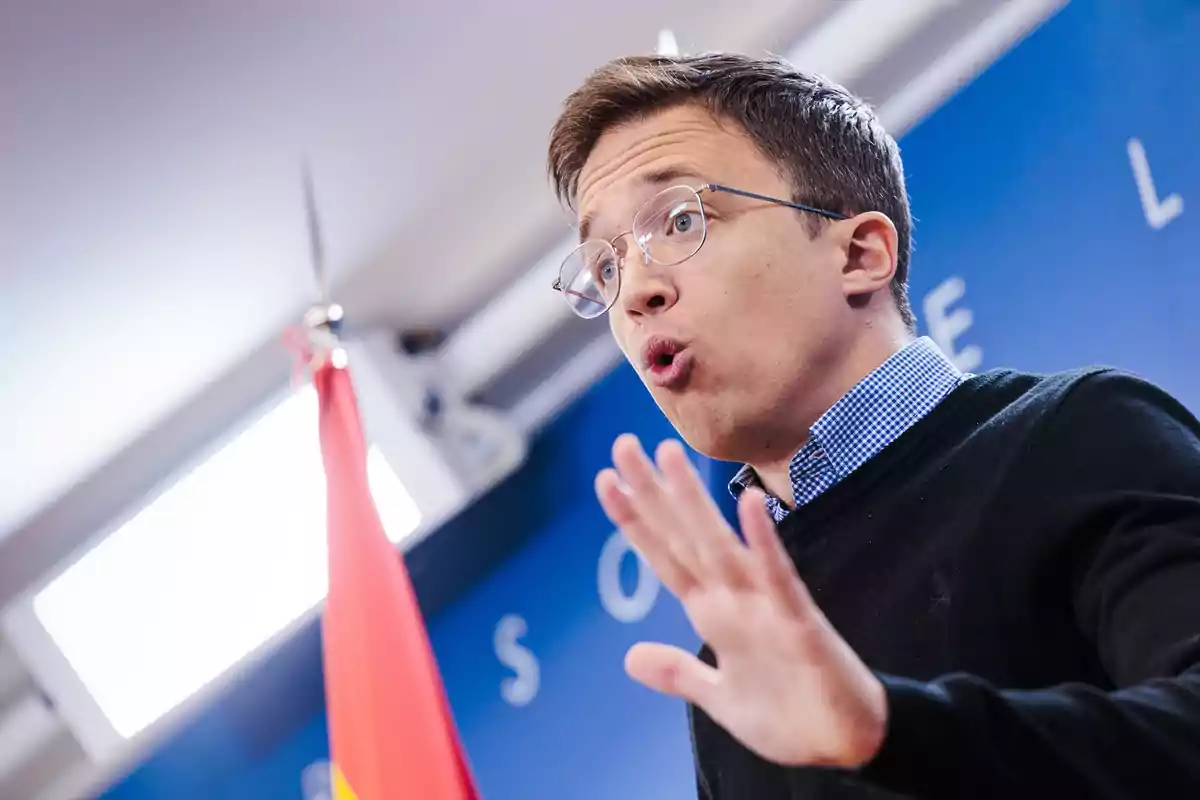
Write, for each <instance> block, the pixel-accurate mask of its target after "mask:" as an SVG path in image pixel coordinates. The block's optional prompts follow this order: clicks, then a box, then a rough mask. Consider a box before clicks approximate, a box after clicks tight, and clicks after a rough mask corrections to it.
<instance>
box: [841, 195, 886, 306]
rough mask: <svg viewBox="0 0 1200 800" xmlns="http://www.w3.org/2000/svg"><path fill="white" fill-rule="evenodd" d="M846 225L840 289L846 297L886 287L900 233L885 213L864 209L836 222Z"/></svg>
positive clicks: (866, 293)
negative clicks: (843, 264) (898, 233)
mask: <svg viewBox="0 0 1200 800" xmlns="http://www.w3.org/2000/svg"><path fill="white" fill-rule="evenodd" d="M835 224H836V225H838V226H845V233H844V234H843V236H844V237H845V238H844V239H843V242H844V247H845V249H846V266H845V267H844V268H843V269H842V291H843V292H844V293H845V295H846V296H847V297H861V296H864V295H871V294H874V293H875V292H877V291H879V290H881V289H884V288H886V287H887V286H888V285H889V284H890V283H891V282H892V277H893V276H894V275H895V274H896V261H897V248H898V242H899V236H898V235H897V233H896V226H895V224H894V223H893V222H892V220H891V219H890V218H889V217H888V216H887V215H886V214H882V213H880V212H878V211H867V212H864V213H862V214H858V215H857V216H854V217H851V218H850V219H847V220H842V221H841V222H837V223H835Z"/></svg>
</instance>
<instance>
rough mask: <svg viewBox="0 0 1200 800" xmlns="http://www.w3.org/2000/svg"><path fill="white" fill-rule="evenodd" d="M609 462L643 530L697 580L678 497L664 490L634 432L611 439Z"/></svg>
mask: <svg viewBox="0 0 1200 800" xmlns="http://www.w3.org/2000/svg"><path fill="white" fill-rule="evenodd" d="M613 464H614V465H615V466H616V468H617V471H618V473H619V474H620V476H621V479H622V480H623V481H625V483H626V484H627V485H628V486H629V488H630V494H631V498H630V499H631V501H632V502H633V507H634V509H636V510H637V512H638V514H639V515H640V516H641V518H642V521H643V522H644V523H645V524H646V528H647V533H648V534H649V535H650V536H653V537H654V538H655V539H658V540H660V541H661V543H662V546H663V547H665V548H668V549H669V550H670V551H671V554H672V555H673V557H674V558H675V560H676V561H677V562H678V563H679V564H680V566H681V567H682V568H684V569H686V570H687V571H688V572H689V573H690V574H691V575H692V577H694V578H695V579H697V580H701V579H702V577H703V575H704V570H703V567H702V565H701V564H700V561H699V558H698V557H697V554H696V546H695V544H694V543H693V542H692V531H691V530H690V527H691V526H690V525H689V524H688V521H687V518H686V517H685V516H684V515H683V513H681V509H680V508H679V503H678V501H676V500H674V499H673V498H672V497H671V496H670V495H669V494H668V492H667V490H666V487H665V485H664V483H663V481H661V480H660V478H659V474H658V470H657V468H656V467H655V466H654V464H653V463H651V461H650V458H649V456H647V455H646V451H645V450H643V449H642V444H641V442H639V441H638V439H637V437H636V436H631V435H628V434H626V435H624V436H620V437H618V438H617V440H616V442H614V443H613Z"/></svg>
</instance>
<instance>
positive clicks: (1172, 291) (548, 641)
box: [106, 0, 1200, 800]
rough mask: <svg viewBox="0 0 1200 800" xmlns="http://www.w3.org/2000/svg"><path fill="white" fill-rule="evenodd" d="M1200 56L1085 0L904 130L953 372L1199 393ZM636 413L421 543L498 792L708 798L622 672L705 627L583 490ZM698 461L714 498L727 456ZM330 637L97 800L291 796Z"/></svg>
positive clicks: (429, 586)
mask: <svg viewBox="0 0 1200 800" xmlns="http://www.w3.org/2000/svg"><path fill="white" fill-rule="evenodd" d="M1143 6H1144V7H1143ZM1151 6H1152V7H1153V9H1152V10H1150V7H1151ZM1198 48H1200V6H1198V5H1197V4H1196V3H1194V2H1188V1H1187V0H1156V2H1154V3H1152V4H1149V3H1148V4H1140V3H1129V2H1127V1H1126V0H1093V1H1092V2H1088V0H1075V2H1073V3H1071V4H1070V5H1069V6H1068V7H1067V8H1066V9H1065V10H1064V11H1062V12H1061V13H1060V14H1059V15H1058V16H1057V17H1055V18H1054V19H1052V20H1051V21H1050V22H1048V23H1047V24H1046V25H1045V26H1044V27H1042V28H1041V29H1040V30H1039V31H1037V32H1036V33H1035V34H1034V35H1033V36H1032V37H1031V38H1029V39H1028V40H1026V41H1025V42H1024V43H1023V44H1021V45H1020V46H1019V47H1018V48H1016V49H1015V50H1014V51H1013V52H1012V53H1010V54H1009V55H1008V56H1006V57H1005V58H1004V59H1002V60H1001V61H1000V62H999V63H998V64H996V65H995V66H993V67H992V68H991V69H990V70H989V71H988V72H987V73H986V74H984V75H983V76H982V77H980V78H979V79H978V80H976V81H975V82H974V83H972V84H971V85H970V86H969V87H967V88H966V89H965V90H963V91H962V92H961V93H960V94H959V95H958V96H957V97H955V98H954V99H953V100H952V101H951V102H950V103H949V104H947V105H946V106H945V107H944V108H942V109H941V110H940V111H938V112H937V113H936V114H935V115H934V116H933V117H931V118H930V119H929V120H927V121H926V122H924V123H923V124H922V125H921V126H920V127H918V128H917V129H916V130H914V131H913V132H911V133H910V134H909V135H908V136H907V137H905V139H904V141H903V142H902V146H903V150H904V156H905V161H906V165H907V168H908V173H909V175H910V183H909V189H910V193H911V195H912V197H913V210H914V213H915V215H916V217H917V218H918V222H917V226H916V254H915V258H914V271H913V275H912V297H913V301H914V306H915V307H916V310H917V314H918V316H919V317H920V318H921V325H922V328H923V331H924V332H928V333H930V334H931V335H933V336H934V337H935V339H936V340H937V341H938V343H939V344H940V345H941V346H942V347H943V349H945V350H946V351H947V352H948V353H950V354H952V355H953V356H954V357H955V358H956V359H957V360H958V361H959V363H960V365H961V366H963V367H964V368H968V369H986V368H990V367H995V366H1017V367H1021V368H1026V369H1035V370H1052V369H1058V368H1066V367H1073V366H1078V365H1081V364H1084V363H1096V362H1104V363H1112V364H1117V365H1120V366H1123V367H1126V368H1131V369H1134V370H1136V371H1138V372H1140V373H1142V374H1144V375H1146V376H1147V377H1149V378H1151V379H1152V380H1154V381H1157V382H1159V383H1160V384H1162V385H1163V386H1165V387H1166V388H1167V389H1168V390H1170V391H1172V392H1174V393H1175V394H1176V395H1178V396H1179V397H1180V398H1181V399H1182V400H1183V401H1184V402H1186V403H1187V404H1189V405H1190V406H1191V407H1192V408H1194V409H1197V408H1200V377H1197V375H1196V370H1194V369H1193V367H1192V362H1191V360H1190V358H1189V349H1190V346H1191V345H1192V343H1194V342H1197V341H1200V319H1197V317H1196V315H1195V314H1191V313H1189V304H1190V303H1191V302H1193V297H1194V296H1195V295H1196V293H1197V292H1198V291H1200V279H1198V278H1197V277H1195V276H1194V275H1193V273H1190V272H1189V269H1192V268H1200V263H1198V262H1197V261H1196V257H1195V256H1194V255H1193V252H1194V251H1192V250H1191V249H1190V248H1189V247H1188V244H1187V243H1188V241H1189V240H1190V241H1196V240H1197V239H1198V238H1200V224H1198V223H1197V221H1196V220H1197V218H1196V215H1195V212H1194V211H1192V210H1191V209H1190V207H1188V206H1187V203H1190V202H1192V197H1193V196H1195V197H1196V198H1198V200H1200V158H1198V157H1197V156H1196V154H1195V143H1196V142H1200V97H1198V95H1197V92H1196V91H1195V89H1196V87H1197V86H1200V61H1197V59H1196V58H1195V56H1194V53H1195V52H1197V49H1198ZM1151 182H1153V184H1155V185H1154V186H1153V187H1151V186H1150V183H1151ZM1172 195H1177V196H1178V197H1179V199H1178V200H1173V199H1171V197H1172ZM1184 209H1186V210H1184ZM627 430H632V431H634V432H636V433H638V434H639V435H641V436H642V437H643V438H644V439H645V440H647V441H649V442H656V441H658V440H659V439H661V438H663V437H665V436H668V435H670V434H671V431H670V429H669V427H668V425H667V423H666V422H665V420H664V419H663V418H662V417H661V415H660V414H659V412H658V411H657V409H656V408H655V407H654V405H653V403H652V402H651V401H650V400H649V398H648V396H647V395H646V394H645V393H644V391H643V390H642V387H641V385H640V384H639V383H638V381H637V379H636V377H635V376H634V375H633V373H632V372H631V371H630V370H629V369H627V368H621V369H619V370H617V371H616V372H615V373H613V374H612V375H611V376H609V377H608V378H606V379H605V380H604V381H602V382H601V383H600V384H598V385H597V386H596V387H595V388H594V389H593V390H592V391H590V392H589V393H588V394H587V395H586V396H585V397H584V398H583V399H581V400H580V401H579V402H578V403H577V404H575V405H574V406H573V407H572V408H571V409H570V410H569V411H568V412H567V413H566V414H565V415H564V416H563V417H561V418H560V419H559V420H558V421H557V422H556V423H555V424H553V425H552V426H551V427H549V428H548V429H547V430H546V431H545V432H544V433H543V434H542V435H541V437H540V438H539V440H538V442H537V443H536V445H535V447H534V449H533V452H532V456H531V459H530V463H529V465H528V466H527V467H526V468H525V469H523V470H522V472H521V473H520V474H519V475H517V476H515V477H514V478H512V479H510V480H509V481H507V482H506V483H505V484H504V485H502V486H501V487H499V488H498V489H497V490H495V491H494V492H493V493H492V494H491V495H489V496H488V497H487V498H485V499H484V500H483V501H481V502H480V503H479V504H478V505H476V506H474V507H472V508H470V509H467V510H466V511H464V512H463V514H461V515H460V516H459V517H458V518H457V519H455V520H454V521H453V522H452V523H451V524H449V525H448V526H447V527H446V528H445V529H444V530H442V531H439V532H438V534H437V535H435V536H434V537H432V538H431V539H430V540H429V541H428V542H427V543H424V544H422V545H421V546H420V547H418V549H417V550H416V551H415V552H413V553H412V554H410V556H409V559H408V560H409V564H410V569H411V570H412V572H413V574H414V580H415V582H416V583H417V588H418V593H419V595H420V597H421V601H422V606H423V608H424V610H425V611H426V613H427V615H428V616H429V618H430V620H431V623H430V628H431V636H432V638H433V643H434V647H435V650H436V651H437V655H438V659H439V662H440V664H441V668H442V670H443V674H444V677H445V682H446V686H447V690H448V692H449V695H450V699H451V703H452V705H453V708H454V712H455V714H456V717H457V720H458V724H459V726H460V729H461V731H462V735H463V739H464V741H465V744H466V747H467V750H468V752H469V754H470V758H471V760H472V763H473V766H474V769H475V772H476V775H477V777H478V780H479V783H480V786H481V788H482V791H483V794H484V795H485V797H487V798H488V799H489V800H504V799H506V798H511V799H512V800H537V799H538V798H545V800H559V799H560V798H568V797H569V798H572V800H591V799H592V798H596V800H599V798H606V799H607V798H614V797H620V798H629V799H630V800H635V799H636V798H655V799H656V800H659V799H661V798H672V797H678V798H688V797H694V789H693V783H692V781H693V779H692V769H691V757H690V753H689V742H688V734H687V728H686V720H685V714H684V710H683V708H682V706H681V705H680V704H678V703H676V702H673V701H670V700H666V699H663V698H659V697H656V696H653V695H652V694H651V693H650V692H648V691H645V690H642V689H639V688H638V687H636V686H634V685H633V684H632V683H631V682H630V681H628V680H627V679H626V678H625V677H624V675H623V672H622V657H623V654H624V651H625V649H626V648H627V647H628V646H629V645H630V644H632V643H633V642H634V641H635V640H638V639H641V638H655V639H662V640H667V641H672V642H676V643H681V644H685V645H690V644H695V637H694V635H693V634H692V633H691V631H690V630H689V628H688V626H687V623H686V620H685V619H684V618H683V616H682V614H681V612H680V610H679V607H678V605H677V604H676V603H675V602H674V601H673V600H672V599H671V598H669V597H668V596H667V595H666V594H665V592H659V591H658V585H657V582H656V581H655V580H654V578H653V576H651V575H649V574H642V573H639V570H638V564H637V561H636V559H634V558H633V557H632V556H630V555H629V554H628V552H627V551H626V550H625V548H624V547H623V546H622V545H623V543H622V542H621V540H620V539H618V538H615V537H613V535H612V531H611V530H610V528H609V526H608V525H607V524H606V521H605V519H604V517H603V515H602V513H601V512H600V510H599V508H598V507H597V505H596V502H595V500H594V497H593V495H592V493H591V485H592V478H593V476H594V474H595V472H596V471H597V470H598V469H599V468H601V467H602V466H603V465H605V463H606V459H607V456H608V453H609V447H610V444H611V442H612V439H613V438H614V437H615V436H616V435H617V434H619V433H621V432H623V431H627ZM705 466H706V469H709V470H710V473H711V476H710V477H711V482H712V484H713V485H714V487H716V489H717V491H720V488H719V487H720V486H721V485H722V484H723V483H724V481H725V480H726V479H727V477H728V474H729V470H728V468H726V467H723V466H720V465H711V464H710V465H705ZM468 584H469V586H468ZM318 635H319V634H318V633H317V631H316V628H315V627H314V628H312V629H310V630H309V631H306V632H305V633H304V634H302V635H301V636H300V637H298V638H297V640H296V641H295V642H293V643H291V644H289V645H288V647H287V648H285V650H284V651H283V652H281V653H280V654H279V656H278V657H276V658H273V659H272V660H271V661H270V662H269V663H268V664H266V665H265V666H263V667H262V668H261V669H259V670H256V672H255V673H254V674H253V675H251V676H249V677H248V678H246V679H245V680H244V681H241V682H240V683H239V684H238V685H237V686H235V687H233V688H231V689H230V690H229V693H228V696H227V697H225V698H224V699H223V700H222V701H221V702H220V703H218V704H217V705H216V706H215V707H214V708H212V709H211V710H210V711H208V712H206V713H205V714H204V715H203V716H202V717H201V718H200V719H199V720H198V721H197V722H196V723H195V724H194V725H192V726H190V727H189V728H188V729H187V730H186V731H184V732H182V733H181V734H180V735H179V736H177V737H175V738H174V739H173V740H172V741H171V742H169V743H168V744H167V745H166V746H164V747H163V748H162V749H161V750H160V751H159V752H158V753H157V754H156V755H154V756H153V757H152V758H151V759H150V760H149V761H148V762H147V763H145V764H144V765H142V766H141V767H139V768H138V769H137V770H135V771H134V772H133V773H132V774H131V775H129V776H128V777H127V778H126V779H125V780H124V781H123V782H122V783H121V784H119V785H118V786H116V787H114V788H113V789H112V790H110V791H109V793H108V794H107V795H106V797H109V798H112V799H113V800H118V799H119V800H133V799H134V798H137V799H138V800H141V799H142V798H147V797H155V798H159V797H171V798H178V799H179V800H185V799H186V798H211V797H221V798H255V800H261V799H262V798H275V797H279V798H298V797H300V796H301V790H300V774H301V771H302V770H303V768H304V767H305V765H307V764H309V763H310V762H313V761H314V760H317V759H321V758H324V757H325V756H326V753H327V748H326V730H325V721H324V713H323V710H322V694H321V692H322V687H321V674H320V664H319V656H318V648H319V641H318V639H317V637H318Z"/></svg>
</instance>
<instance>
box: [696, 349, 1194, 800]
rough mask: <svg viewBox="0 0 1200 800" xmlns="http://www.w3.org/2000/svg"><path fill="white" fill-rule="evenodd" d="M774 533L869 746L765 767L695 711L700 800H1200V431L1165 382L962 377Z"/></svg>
mask: <svg viewBox="0 0 1200 800" xmlns="http://www.w3.org/2000/svg"><path fill="white" fill-rule="evenodd" d="M780 535H781V536H782V538H783V540H784V542H785V544H786V546H787V548H788V550H789V552H790V553H791V555H792V557H793V558H794V560H795V563H796V565H797V567H798V569H799V572H800V575H801V576H802V577H803V578H804V580H805V582H806V583H807V584H808V586H809V588H810V590H811V591H812V594H813V597H814V598H815V599H816V601H817V602H818V603H819V604H820V606H821V608H822V609H823V610H824V612H825V614H826V615H827V616H828V617H829V620H830V622H831V623H832V624H833V626H834V627H835V628H836V629H837V630H838V631H839V632H840V633H841V635H842V636H843V637H845V639H846V640H847V641H848V642H849V644H850V646H851V647H853V648H854V650H855V651H856V652H857V653H858V654H859V656H860V657H861V658H862V659H863V660H864V661H865V662H866V664H867V665H868V666H870V667H871V668H872V669H874V670H877V672H878V674H879V675H880V677H881V679H882V680H883V682H884V685H885V686H886V689H887V695H888V704H889V723H888V731H887V735H886V738H885V741H884V745H883V749H882V750H881V751H880V753H879V754H878V756H877V757H876V758H875V759H874V760H873V761H872V762H871V763H869V764H867V765H866V766H865V767H863V768H862V769H860V770H856V771H840V770H823V769H822V770H818V769H792V768H784V767H780V766H777V765H774V764H770V763H768V762H766V761H764V760H762V759H760V758H758V757H757V756H755V755H754V754H753V753H751V752H750V751H748V750H747V749H745V748H744V747H742V746H741V745H740V744H739V743H737V742H736V741H735V740H734V739H733V738H732V737H730V736H729V735H728V734H727V733H726V732H725V731H724V730H722V729H721V728H720V727H719V726H717V725H716V724H714V723H713V722H712V720H711V719H709V718H708V717H707V716H705V715H704V714H703V713H702V712H700V711H699V710H695V709H693V712H692V717H693V726H692V727H693V738H694V743H695V748H696V755H697V765H698V776H697V778H698V782H699V784H700V796H701V797H703V798H712V800H731V799H732V798H739V799H740V798H748V799H749V798H753V800H775V798H780V799H781V800H782V799H783V798H787V799H788V800H793V799H795V800H798V799H799V798H886V797H926V798H946V799H947V800H951V799H952V800H973V799H974V798H988V797H1002V798H1013V797H1017V798H1034V797H1053V798H1084V797H1105V798H1135V797H1136V798H1167V797H1186V798H1200V423H1197V421H1196V419H1195V418H1194V417H1193V416H1192V415H1191V414H1190V413H1188V411H1187V410H1186V409H1185V408H1184V407H1183V406H1181V405H1180V404H1179V403H1178V402H1176V401H1175V400H1173V399H1171V397H1169V396H1168V395H1166V394H1165V393H1164V392H1162V391H1161V390H1159V389H1156V388H1155V387H1153V386H1151V385H1150V384H1148V383H1146V382H1144V381H1141V380H1139V379H1137V378H1134V377H1131V376H1129V375H1126V374H1122V373H1119V372H1115V371H1111V370H1090V371H1086V372H1083V371H1081V372H1072V373H1065V374H1060V375H1053V376H1035V375H1028V374H1022V373H1017V372H1011V371H996V372H990V373H987V374H985V375H982V376H977V377H974V378H971V379H969V380H967V381H966V382H965V383H963V384H962V385H961V386H960V387H959V388H957V389H955V390H954V391H953V392H952V393H951V394H950V395H949V396H948V397H947V398H946V399H945V400H944V401H943V402H942V403H941V404H940V405H939V406H937V407H936V408H935V409H934V410H933V411H932V412H931V413H930V414H929V415H928V416H926V417H925V418H924V419H922V420H921V421H920V422H918V423H917V424H916V425H914V426H913V427H912V428H910V429H909V430H908V431H907V432H905V433H904V434H903V435H902V436H901V437H900V438H899V439H897V440H896V441H895V442H894V443H893V444H892V445H890V446H889V447H887V448H886V449H885V450H883V451H882V452H881V453H880V454H879V455H877V456H876V457H875V458H873V459H871V460H870V461H869V462H867V464H865V465H864V466H863V467H861V468H860V469H859V470H857V471H856V472H854V473H853V474H851V475H850V476H849V477H847V478H846V479H845V480H844V481H843V482H842V483H840V484H838V485H837V486H835V487H833V488H832V489H830V490H829V491H828V492H826V493H825V494H823V495H821V496H820V497H818V498H817V499H816V500H814V501H813V502H812V503H810V504H808V505H805V506H803V507H801V508H799V509H797V510H796V511H794V512H792V514H790V515H789V516H788V517H787V518H786V519H785V520H784V522H783V523H782V524H781V525H780ZM701 657H702V658H704V659H705V660H707V661H708V662H709V663H712V662H713V656H712V653H711V651H709V650H708V649H707V648H704V649H703V650H702V651H701ZM896 676H903V677H896Z"/></svg>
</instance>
